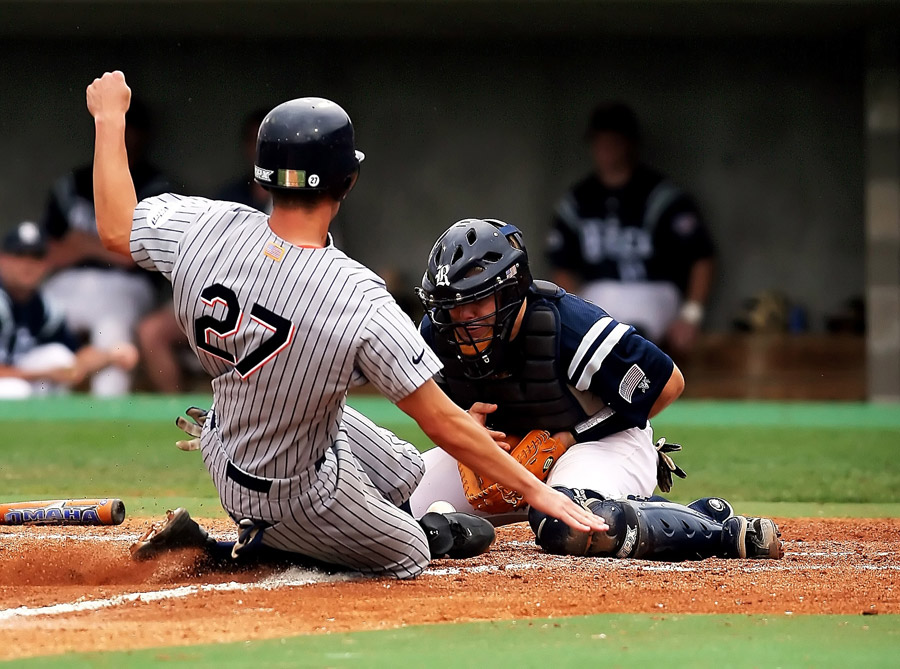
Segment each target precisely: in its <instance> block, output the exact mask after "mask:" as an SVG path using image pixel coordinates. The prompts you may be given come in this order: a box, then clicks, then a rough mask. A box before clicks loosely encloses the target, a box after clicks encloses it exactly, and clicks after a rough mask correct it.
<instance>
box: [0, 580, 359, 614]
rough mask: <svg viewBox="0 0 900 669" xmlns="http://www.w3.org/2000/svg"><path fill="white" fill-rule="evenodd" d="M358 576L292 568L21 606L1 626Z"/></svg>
mask: <svg viewBox="0 0 900 669" xmlns="http://www.w3.org/2000/svg"><path fill="white" fill-rule="evenodd" d="M359 578H360V577H359V576H358V575H356V574H346V573H342V574H326V573H324V572H320V571H317V570H315V569H300V568H291V569H288V570H286V571H283V572H280V573H278V574H274V575H272V576H269V577H267V578H264V579H263V580H262V581H259V582H258V583H237V582H235V581H230V582H228V583H210V584H207V585H182V586H179V587H177V588H166V589H164V590H147V591H143V592H129V593H125V594H122V595H116V596H115V597H107V598H104V599H90V600H86V601H75V602H67V603H63V604H52V605H50V606H37V607H28V606H19V607H16V608H14V609H0V623H2V622H4V621H9V620H13V619H16V618H34V617H39V616H55V615H62V614H67V613H83V612H85V611H97V610H99V609H107V608H112V607H116V606H121V605H123V604H130V603H133V602H141V603H149V602H158V601H162V600H165V599H179V598H183V597H188V596H191V595H198V594H200V593H204V592H229V591H234V590H240V591H247V590H276V589H279V588H294V587H302V586H305V585H312V584H314V583H338V582H341V581H352V580H357V579H359Z"/></svg>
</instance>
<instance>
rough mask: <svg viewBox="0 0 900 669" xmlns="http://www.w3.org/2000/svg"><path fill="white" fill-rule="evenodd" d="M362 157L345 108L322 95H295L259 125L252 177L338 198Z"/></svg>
mask: <svg viewBox="0 0 900 669" xmlns="http://www.w3.org/2000/svg"><path fill="white" fill-rule="evenodd" d="M363 158H365V155H364V154H363V153H362V151H357V150H356V148H355V146H354V140H353V124H352V123H351V122H350V117H349V116H347V112H345V111H344V110H343V109H342V108H341V107H340V106H339V105H337V104H335V103H334V102H332V101H331V100H326V99H324V98H297V99H296V100H290V101H288V102H283V103H282V104H280V105H278V106H277V107H275V108H274V109H273V110H272V111H270V112H269V113H268V114H266V117H265V118H264V119H263V121H262V123H261V124H260V126H259V136H258V137H257V140H256V165H255V167H254V170H253V178H254V180H255V181H256V183H258V184H260V185H261V186H263V187H265V188H268V189H273V188H274V189H285V190H306V191H321V192H327V193H329V194H330V195H332V196H333V197H334V198H335V199H337V200H340V199H342V198H343V197H344V196H345V195H346V194H347V193H348V192H350V188H352V187H353V183H354V178H355V175H356V173H357V171H358V170H359V164H360V163H361V162H362V161H363Z"/></svg>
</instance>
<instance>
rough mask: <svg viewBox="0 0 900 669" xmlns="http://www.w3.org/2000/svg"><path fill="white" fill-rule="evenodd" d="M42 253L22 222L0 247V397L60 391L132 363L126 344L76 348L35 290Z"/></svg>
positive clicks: (43, 269)
mask: <svg viewBox="0 0 900 669" xmlns="http://www.w3.org/2000/svg"><path fill="white" fill-rule="evenodd" d="M46 254H47V243H46V239H45V238H44V236H43V234H42V232H41V229H40V228H39V227H38V226H37V224H35V223H31V222H27V221H26V222H24V223H20V224H19V225H18V226H16V227H15V228H14V229H13V230H12V231H10V232H9V233H8V234H7V235H6V236H5V237H4V239H3V244H2V247H0V399H20V398H25V397H30V396H32V395H42V394H48V393H52V392H59V391H64V390H66V389H68V388H70V387H72V386H74V385H77V384H79V383H81V382H82V381H84V379H86V378H87V377H88V376H90V375H91V374H94V373H95V372H97V371H99V370H102V369H105V368H107V367H110V366H114V367H116V368H118V369H122V370H131V369H132V368H133V367H134V366H135V364H136V363H137V359H138V352H137V349H136V348H135V347H134V346H132V345H131V344H128V343H127V342H126V343H121V344H119V345H118V346H113V347H111V348H110V349H109V350H100V349H97V348H94V347H93V346H84V347H82V348H77V344H76V342H75V339H74V337H73V336H72V334H71V332H69V330H68V328H67V327H66V324H65V323H64V322H63V317H62V313H61V312H60V311H58V310H55V309H53V308H52V307H51V306H50V304H48V302H47V301H46V300H45V299H44V296H43V295H42V294H41V292H40V290H39V286H40V284H41V282H42V281H43V279H44V276H46V274H47V269H48V265H47V261H46ZM76 349H77V350H76Z"/></svg>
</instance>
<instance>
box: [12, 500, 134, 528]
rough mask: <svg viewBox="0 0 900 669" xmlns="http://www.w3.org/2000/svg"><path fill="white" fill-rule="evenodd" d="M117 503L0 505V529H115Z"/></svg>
mask: <svg viewBox="0 0 900 669" xmlns="http://www.w3.org/2000/svg"><path fill="white" fill-rule="evenodd" d="M123 520H125V504H123V503H122V500H120V499H54V500H38V501H34V502H9V503H6V504H0V525H119V524H121V523H122V521H123Z"/></svg>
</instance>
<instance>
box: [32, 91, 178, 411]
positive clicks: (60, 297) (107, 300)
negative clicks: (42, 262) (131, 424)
mask: <svg viewBox="0 0 900 669" xmlns="http://www.w3.org/2000/svg"><path fill="white" fill-rule="evenodd" d="M127 123H128V126H127V130H126V142H127V144H128V160H129V165H128V166H129V169H130V170H131V174H132V177H133V179H134V184H135V189H136V190H137V196H138V198H139V199H140V198H145V197H150V196H151V195H157V194H159V193H164V192H167V191H169V190H170V187H169V184H168V183H167V181H166V179H165V178H164V177H163V176H162V174H161V173H160V172H159V170H157V169H156V168H155V167H153V166H152V165H151V164H150V163H149V162H148V161H147V159H146V149H147V143H148V141H149V138H150V130H151V127H150V115H149V112H148V111H147V109H146V107H144V106H143V105H142V104H140V103H138V104H137V105H135V104H133V105H132V108H131V109H130V110H129V112H128V118H127ZM43 225H44V228H45V230H46V232H47V234H48V235H49V237H50V240H49V249H48V255H47V260H48V262H49V265H50V269H51V270H52V271H54V272H55V274H54V275H53V276H51V277H50V278H49V279H48V280H47V283H46V285H45V287H44V291H45V294H46V295H47V296H48V298H50V299H51V300H52V301H53V302H54V303H55V304H56V305H58V307H59V308H60V309H61V310H62V313H63V316H64V318H65V320H66V324H67V325H68V326H69V328H70V329H71V330H73V331H74V332H75V333H76V334H78V335H79V336H81V335H84V336H86V337H87V338H88V339H89V341H90V343H91V345H92V346H93V347H95V348H96V349H99V350H103V351H110V352H111V351H112V350H113V349H114V348H115V347H116V346H119V345H120V344H122V343H123V342H132V341H133V340H134V337H135V332H134V330H135V327H136V326H137V324H138V321H139V320H140V319H141V317H142V316H143V315H144V314H145V313H147V312H148V311H149V310H150V309H151V308H152V307H153V304H154V302H155V300H156V289H155V287H154V283H153V281H152V280H151V279H150V278H149V277H148V276H147V274H146V273H145V272H142V271H140V270H139V269H138V268H137V266H136V265H135V264H134V262H133V261H132V260H131V259H130V258H123V257H122V256H120V255H118V254H115V253H111V252H109V251H107V250H106V249H104V248H103V245H102V244H101V243H100V238H99V237H98V235H97V221H96V218H95V216H94V193H93V171H92V165H90V164H88V165H85V166H83V167H80V168H78V169H76V170H75V171H74V172H72V173H71V174H68V175H66V176H65V177H62V178H61V179H59V180H58V181H57V182H56V183H55V184H54V186H53V189H52V191H51V193H50V198H49V201H48V203H47V209H46V212H45V214H44V222H43ZM130 389H131V374H130V372H129V371H126V370H125V369H124V368H122V367H119V366H113V367H108V368H106V369H104V370H103V371H101V372H100V373H98V374H96V375H95V376H93V377H92V378H91V392H92V393H94V394H95V395H103V396H113V395H122V394H124V393H127V392H129V391H130Z"/></svg>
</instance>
